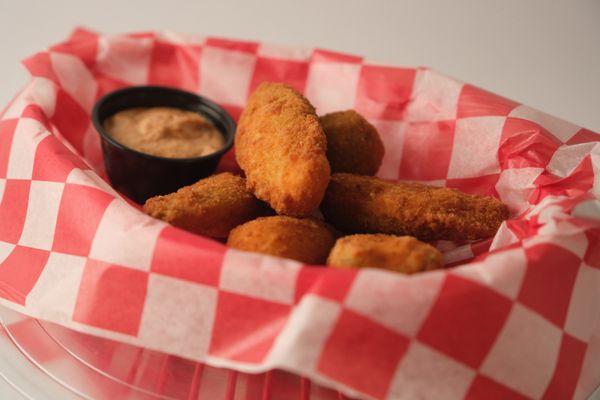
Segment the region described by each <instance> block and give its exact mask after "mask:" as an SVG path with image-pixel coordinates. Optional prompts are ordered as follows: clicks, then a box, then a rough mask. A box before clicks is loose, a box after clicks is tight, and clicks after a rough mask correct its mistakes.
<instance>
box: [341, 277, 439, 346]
mask: <svg viewBox="0 0 600 400" xmlns="http://www.w3.org/2000/svg"><path fill="white" fill-rule="evenodd" d="M443 274H444V272H443V271H432V272H428V273H426V274H421V275H414V276H404V275H399V274H392V273H390V272H388V271H380V270H376V269H362V270H360V271H359V272H358V275H357V277H356V279H355V280H354V283H353V284H352V288H351V289H350V292H349V293H348V296H347V297H346V301H345V304H346V307H347V308H348V309H351V310H353V311H356V312H358V313H360V314H362V315H366V316H368V317H369V318H371V319H373V320H375V321H377V322H379V323H380V324H382V325H384V326H386V327H388V328H389V329H391V330H393V331H395V332H399V333H402V334H403V335H407V336H415V335H416V334H417V332H418V330H419V328H420V327H421V324H422V323H423V321H424V320H425V318H426V317H427V315H428V314H429V311H430V309H431V307H432V306H433V303H434V302H435V300H436V299H437V296H438V293H439V291H440V288H441V286H442V282H443ZM399 296H400V297H399ZM374 298H375V299H377V301H373V299H374Z"/></svg>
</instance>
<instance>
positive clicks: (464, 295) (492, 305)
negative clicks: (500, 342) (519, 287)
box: [418, 275, 512, 368]
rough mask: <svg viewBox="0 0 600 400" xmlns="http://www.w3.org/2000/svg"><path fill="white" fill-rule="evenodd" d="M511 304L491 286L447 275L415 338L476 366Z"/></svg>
mask: <svg viewBox="0 0 600 400" xmlns="http://www.w3.org/2000/svg"><path fill="white" fill-rule="evenodd" d="M511 307H512V302H511V301H510V300H509V299H507V298H506V297H504V296H502V295H501V294H499V293H497V292H495V291H494V290H492V289H489V288H487V287H485V286H482V285H480V284H478V283H475V282H473V281H470V280H467V279H463V278H461V277H458V276H455V275H447V277H446V280H445V282H444V285H443V287H442V289H441V291H440V295H439V297H438V299H437V301H436V303H435V304H434V306H433V307H432V309H431V312H430V313H429V317H428V318H427V319H426V320H425V323H424V324H423V326H422V327H421V331H420V332H419V334H418V338H419V340H420V341H422V342H423V343H426V344H428V345H430V346H431V347H433V348H435V349H437V350H439V351H441V352H443V353H445V354H448V355H450V356H452V357H454V358H455V359H456V360H459V361H462V362H464V363H465V364H467V365H469V366H470V367H473V368H478V367H479V365H480V364H481V363H482V362H483V360H484V358H485V356H486V355H487V353H488V351H489V350H490V348H491V347H492V345H493V344H494V341H495V340H496V337H497V336H498V334H499V332H500V330H501V329H502V327H503V326H504V322H505V321H506V319H507V317H508V314H509V313H510V309H511Z"/></svg>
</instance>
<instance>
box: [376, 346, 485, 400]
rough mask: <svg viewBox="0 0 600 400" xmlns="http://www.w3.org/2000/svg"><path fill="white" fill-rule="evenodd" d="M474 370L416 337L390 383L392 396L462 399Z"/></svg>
mask: <svg viewBox="0 0 600 400" xmlns="http://www.w3.org/2000/svg"><path fill="white" fill-rule="evenodd" d="M474 377H475V371H474V370H472V369H471V368H469V367H467V366H466V365H465V364H462V363H459V362H458V361H454V360H453V359H451V358H450V357H447V356H445V355H443V354H442V353H439V352H437V351H436V350H433V349H431V348H430V347H428V346H425V345H423V344H421V343H419V342H417V341H413V342H412V343H411V345H410V347H409V348H408V350H407V351H406V354H405V355H404V358H402V360H401V361H400V364H399V365H398V369H397V370H396V372H395V374H394V378H393V380H392V383H391V385H390V390H389V392H388V395H387V396H388V398H390V399H447V400H451V399H457V400H458V399H462V398H464V396H465V394H466V393H467V390H468V389H469V386H470V385H471V382H472V381H473V379H474Z"/></svg>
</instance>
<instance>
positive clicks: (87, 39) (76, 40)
mask: <svg viewBox="0 0 600 400" xmlns="http://www.w3.org/2000/svg"><path fill="white" fill-rule="evenodd" d="M98 38H99V36H98V34H96V33H94V32H90V31H86V30H84V29H80V28H77V29H75V31H74V32H73V33H72V34H71V36H70V37H69V40H68V41H66V42H63V43H59V44H57V45H55V46H52V47H51V48H50V50H51V51H53V52H60V53H67V54H72V55H74V56H76V57H78V58H79V59H80V60H81V61H83V63H84V64H85V65H86V66H87V67H88V68H90V69H91V68H93V67H94V64H95V63H96V54H97V53H98Z"/></svg>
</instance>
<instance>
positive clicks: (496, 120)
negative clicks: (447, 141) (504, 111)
mask: <svg viewBox="0 0 600 400" xmlns="http://www.w3.org/2000/svg"><path fill="white" fill-rule="evenodd" d="M505 121H506V118H505V117H475V118H464V119H459V120H457V121H456V125H455V129H454V147H453V149H452V157H451V158H450V166H449V168H448V178H449V179H453V178H473V177H477V176H482V175H489V174H494V173H497V172H499V171H500V163H499V162H498V146H499V144H500V137H501V136H502V127H503V126H504V122H505Z"/></svg>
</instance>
